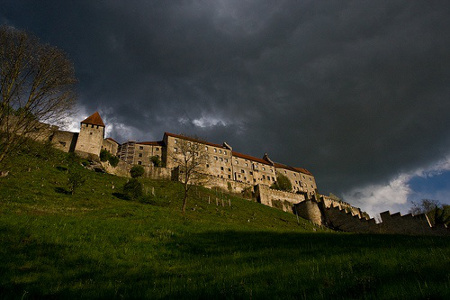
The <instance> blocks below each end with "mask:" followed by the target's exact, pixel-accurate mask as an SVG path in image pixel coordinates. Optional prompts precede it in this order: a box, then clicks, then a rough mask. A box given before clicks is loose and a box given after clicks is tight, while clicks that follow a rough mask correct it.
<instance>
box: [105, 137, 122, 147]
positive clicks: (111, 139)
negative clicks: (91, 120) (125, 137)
mask: <svg viewBox="0 0 450 300" xmlns="http://www.w3.org/2000/svg"><path fill="white" fill-rule="evenodd" d="M106 139H107V140H110V141H113V142H114V143H116V144H118V145H120V143H119V142H118V141H116V140H115V139H113V138H110V137H109V138H106Z"/></svg>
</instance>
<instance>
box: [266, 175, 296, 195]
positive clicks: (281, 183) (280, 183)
mask: <svg viewBox="0 0 450 300" xmlns="http://www.w3.org/2000/svg"><path fill="white" fill-rule="evenodd" d="M271 188H273V189H277V190H281V191H286V192H290V191H292V183H291V181H290V180H289V178H288V177H287V176H285V175H283V174H281V173H277V181H276V182H274V183H273V184H272V186H271Z"/></svg>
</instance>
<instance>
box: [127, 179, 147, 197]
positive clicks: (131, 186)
mask: <svg viewBox="0 0 450 300" xmlns="http://www.w3.org/2000/svg"><path fill="white" fill-rule="evenodd" d="M123 194H124V195H125V197H126V198H128V199H130V200H136V199H140V198H142V196H143V195H144V189H143V187H142V183H140V182H139V180H137V179H136V178H132V179H130V180H128V182H127V183H125V185H124V186H123Z"/></svg>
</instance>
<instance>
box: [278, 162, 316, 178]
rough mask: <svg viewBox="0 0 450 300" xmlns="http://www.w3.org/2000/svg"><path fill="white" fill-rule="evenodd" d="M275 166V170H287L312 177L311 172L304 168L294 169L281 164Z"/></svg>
mask: <svg viewBox="0 0 450 300" xmlns="http://www.w3.org/2000/svg"><path fill="white" fill-rule="evenodd" d="M274 166H275V168H279V169H286V170H290V171H294V172H300V173H304V174H306V175H311V176H312V173H311V172H309V171H308V170H306V169H304V168H294V167H291V166H288V165H283V164H280V163H275V164H274Z"/></svg>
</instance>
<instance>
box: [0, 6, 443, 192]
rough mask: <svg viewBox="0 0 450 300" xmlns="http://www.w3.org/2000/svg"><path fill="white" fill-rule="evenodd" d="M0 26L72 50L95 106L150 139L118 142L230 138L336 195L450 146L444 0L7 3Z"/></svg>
mask: <svg viewBox="0 0 450 300" xmlns="http://www.w3.org/2000/svg"><path fill="white" fill-rule="evenodd" d="M0 18H1V20H2V22H4V23H7V24H10V25H13V26H16V27H18V28H24V29H27V30H30V31H32V32H34V33H35V34H36V35H38V36H39V37H41V38H42V39H43V40H45V41H47V42H49V43H51V44H54V45H57V46H58V47H60V48H63V49H64V50H65V51H67V52H68V53H69V55H70V57H71V58H72V59H73V61H74V62H75V67H76V70H77V73H78V77H79V80H80V86H79V90H80V96H81V97H80V103H81V105H82V106H84V107H85V108H86V110H87V111H88V112H90V111H95V110H100V111H103V114H104V115H105V117H106V118H108V119H109V120H114V121H115V122H117V123H123V124H125V125H127V126H131V127H134V128H136V129H137V130H139V131H140V132H141V134H142V135H143V136H118V134H119V133H118V132H113V136H114V137H115V138H118V139H122V140H123V139H127V138H140V139H144V138H148V139H158V138H160V137H161V136H162V133H163V132H164V131H171V132H174V133H179V132H184V133H188V134H196V135H198V136H202V137H205V138H207V139H208V140H210V141H212V142H217V143H220V142H222V141H223V140H226V141H227V142H228V143H230V144H231V145H232V146H233V147H234V148H235V149H236V150H237V151H240V152H245V153H249V154H252V155H255V156H262V154H263V153H264V152H268V153H269V154H270V156H271V157H272V159H274V160H277V161H280V162H283V163H288V164H291V165H295V166H301V167H306V168H308V169H310V170H311V171H312V172H313V173H314V174H315V175H316V178H317V180H318V185H319V188H321V190H322V191H332V192H334V193H336V194H340V193H343V192H345V191H348V190H349V189H351V188H353V187H355V186H361V185H364V184H367V183H380V182H383V181H388V180H390V179H391V178H392V177H394V176H396V175H397V174H398V173H400V172H405V171H409V170H412V169H414V168H418V167H420V166H422V165H425V164H429V163H431V162H433V161H435V160H438V159H442V158H443V157H444V156H445V155H446V154H448V152H449V151H448V149H449V144H450V143H449V142H450V134H449V130H448V128H450V118H449V117H448V115H449V112H450V101H449V95H450V85H449V79H450V76H449V73H450V71H449V70H450V55H449V52H448V50H449V49H450V34H449V31H450V11H449V5H448V4H447V3H445V2H424V1H353V2H352V1H302V2H299V1H254V2H253V1H248V2H247V1H246V2H244V1H131V2H130V1H6V3H5V4H4V5H3V9H2V12H1V13H0ZM202 126H203V127H202ZM136 132H137V131H136ZM136 134H137V133H136Z"/></svg>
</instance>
